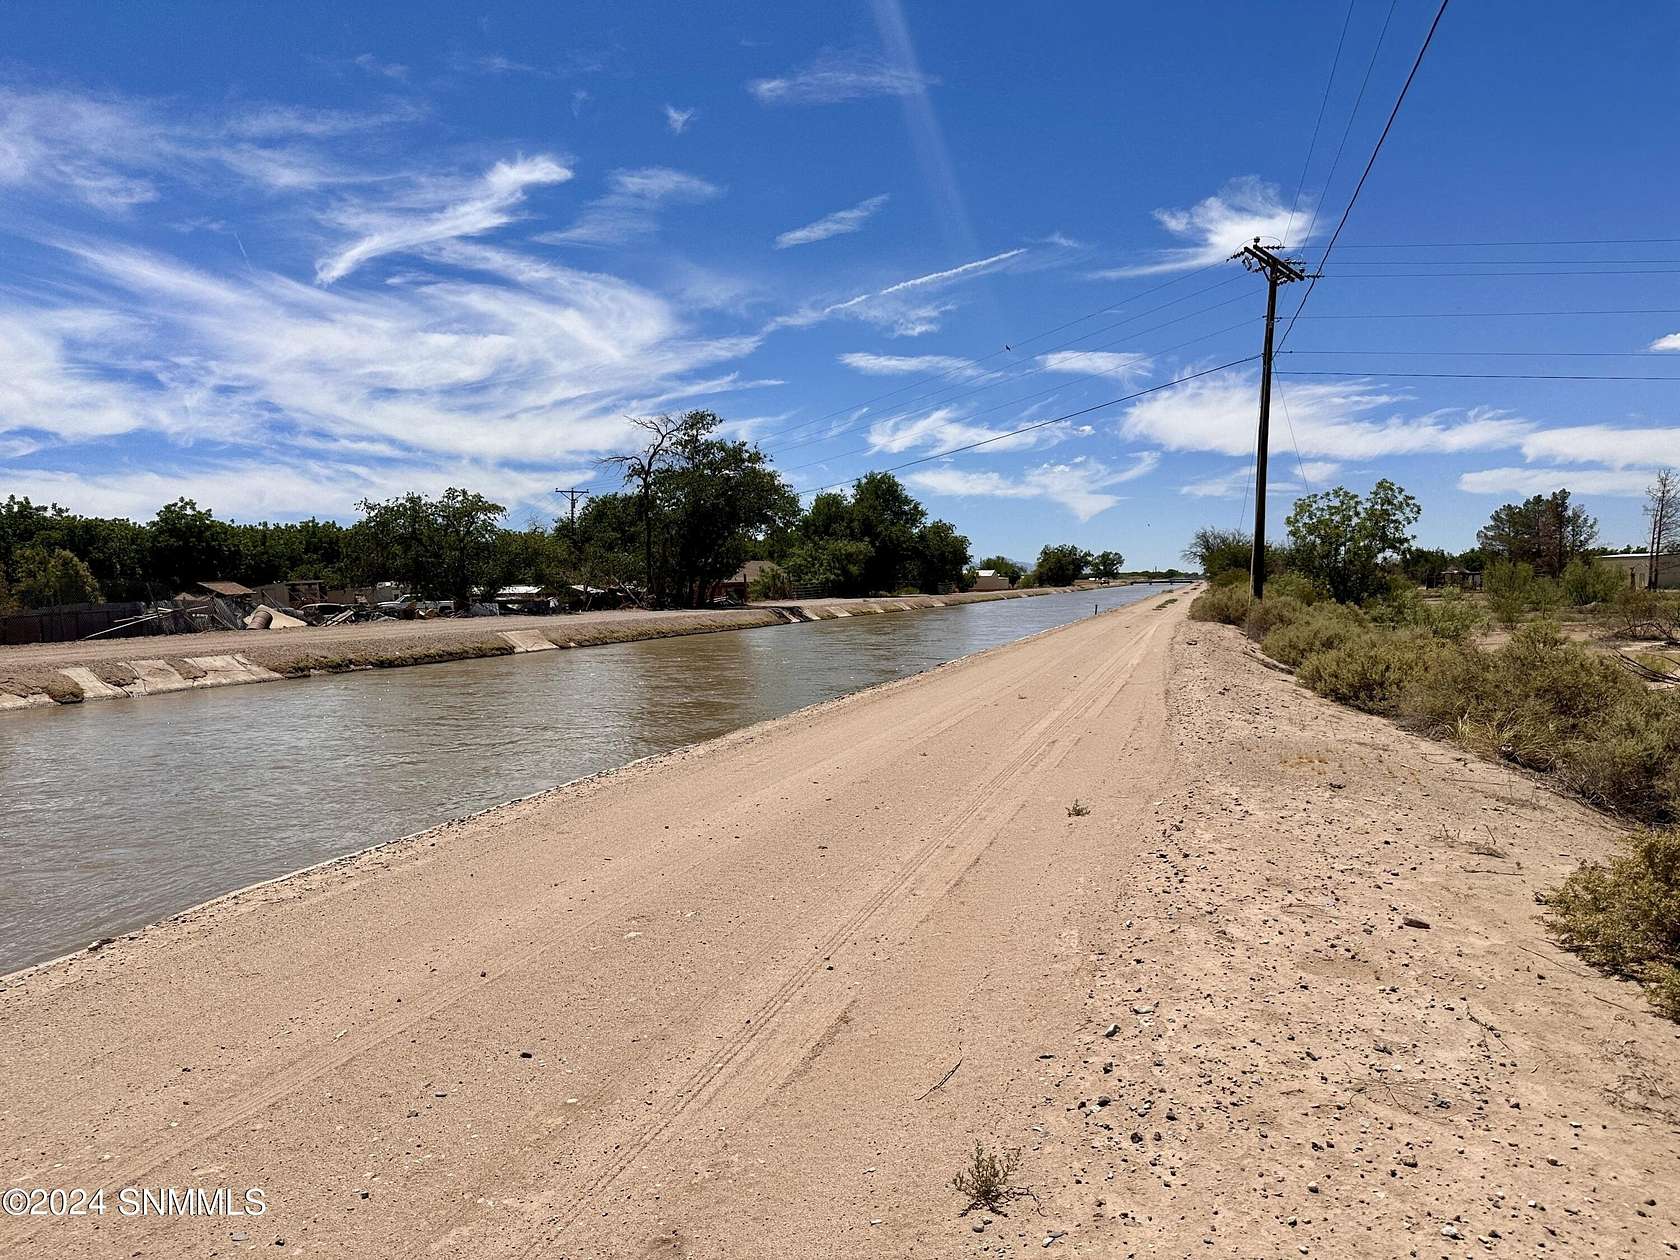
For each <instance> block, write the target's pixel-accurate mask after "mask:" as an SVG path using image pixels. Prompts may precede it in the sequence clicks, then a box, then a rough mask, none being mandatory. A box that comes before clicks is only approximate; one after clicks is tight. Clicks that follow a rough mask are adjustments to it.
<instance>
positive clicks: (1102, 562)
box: [1091, 551, 1126, 580]
mask: <svg viewBox="0 0 1680 1260" xmlns="http://www.w3.org/2000/svg"><path fill="white" fill-rule="evenodd" d="M1125 565H1126V557H1125V556H1123V555H1121V554H1120V553H1119V552H1118V551H1099V552H1097V554H1096V555H1094V556H1092V557H1091V576H1092V577H1099V578H1108V579H1110V580H1112V579H1114V578H1117V577H1119V576H1120V571H1121V570H1122V569H1123V568H1124V567H1125Z"/></svg>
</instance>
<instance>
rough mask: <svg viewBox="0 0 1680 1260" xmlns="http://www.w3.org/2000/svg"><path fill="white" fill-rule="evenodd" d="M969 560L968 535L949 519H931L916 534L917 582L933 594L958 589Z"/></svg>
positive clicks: (922, 588) (918, 585)
mask: <svg viewBox="0 0 1680 1260" xmlns="http://www.w3.org/2000/svg"><path fill="white" fill-rule="evenodd" d="M967 564H968V539H967V538H966V537H964V536H963V535H962V534H959V533H957V531H956V527H955V526H953V525H952V524H951V522H949V521H931V522H929V523H928V524H926V525H924V526H922V528H921V530H920V531H919V532H918V533H917V535H916V585H917V587H918V588H920V589H921V590H924V591H926V592H928V593H929V594H930V595H938V594H942V593H944V592H946V591H954V590H956V589H957V587H958V586H960V585H961V584H962V577H963V569H964V568H965V567H966V566H967Z"/></svg>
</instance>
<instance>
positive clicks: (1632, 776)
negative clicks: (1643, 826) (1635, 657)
mask: <svg viewBox="0 0 1680 1260" xmlns="http://www.w3.org/2000/svg"><path fill="white" fill-rule="evenodd" d="M1558 761H1559V763H1560V764H1559V769H1560V772H1561V773H1562V775H1563V777H1564V779H1565V781H1566V782H1567V783H1568V785H1569V787H1570V789H1571V790H1573V791H1575V792H1577V793H1579V794H1580V795H1581V796H1584V797H1586V798H1587V799H1588V800H1590V801H1594V802H1596V803H1597V804H1600V805H1604V806H1607V807H1609V808H1610V809H1613V810H1616V811H1618V812H1620V813H1624V814H1628V815H1631V816H1632V817H1635V818H1650V819H1665V818H1672V817H1673V816H1674V810H1675V807H1676V805H1677V804H1680V704H1675V703H1673V702H1672V697H1669V696H1666V695H1658V694H1657V693H1654V692H1651V691H1646V690H1644V689H1643V688H1641V689H1639V690H1637V691H1635V692H1633V693H1632V694H1629V695H1627V696H1625V697H1623V698H1622V699H1620V700H1618V701H1617V702H1616V703H1615V704H1613V705H1612V706H1610V707H1609V708H1608V709H1607V710H1605V711H1604V712H1603V714H1602V715H1601V716H1600V717H1599V718H1598V719H1597V720H1596V721H1594V722H1591V723H1590V724H1584V729H1582V730H1581V731H1580V733H1579V734H1577V735H1576V736H1575V737H1574V738H1572V739H1569V740H1568V741H1567V742H1565V743H1564V745H1563V746H1562V748H1561V749H1560V750H1559V753H1558Z"/></svg>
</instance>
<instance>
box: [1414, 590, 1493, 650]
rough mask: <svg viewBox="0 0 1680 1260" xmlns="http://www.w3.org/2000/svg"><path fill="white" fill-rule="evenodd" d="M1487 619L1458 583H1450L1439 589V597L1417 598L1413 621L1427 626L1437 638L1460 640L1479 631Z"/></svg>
mask: <svg viewBox="0 0 1680 1260" xmlns="http://www.w3.org/2000/svg"><path fill="white" fill-rule="evenodd" d="M1486 622H1487V618H1486V617H1485V616H1483V615H1482V612H1481V610H1480V609H1479V608H1477V607H1476V605H1475V604H1474V603H1472V602H1471V601H1470V600H1468V599H1466V598H1464V592H1463V591H1461V590H1459V589H1458V588H1457V587H1449V588H1448V589H1447V590H1444V591H1442V592H1441V595H1440V597H1439V598H1438V599H1426V600H1420V601H1419V603H1418V613H1417V621H1416V622H1415V623H1414V624H1415V625H1416V626H1417V627H1418V628H1419V629H1420V630H1427V631H1428V632H1429V633H1430V634H1432V635H1434V636H1435V637H1436V638H1437V639H1449V640H1451V641H1452V642H1454V643H1461V642H1463V641H1464V640H1465V639H1468V638H1469V637H1470V636H1471V635H1473V634H1475V633H1477V632H1478V631H1480V630H1481V628H1482V627H1483V626H1484V625H1485V624H1486Z"/></svg>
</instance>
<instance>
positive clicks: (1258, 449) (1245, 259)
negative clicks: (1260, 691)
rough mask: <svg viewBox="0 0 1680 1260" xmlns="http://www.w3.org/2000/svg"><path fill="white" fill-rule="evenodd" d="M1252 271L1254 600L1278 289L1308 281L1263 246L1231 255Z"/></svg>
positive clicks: (1260, 592) (1262, 571) (1262, 541)
mask: <svg viewBox="0 0 1680 1260" xmlns="http://www.w3.org/2000/svg"><path fill="white" fill-rule="evenodd" d="M1231 257H1232V258H1236V259H1240V260H1241V261H1242V265H1243V266H1244V267H1246V268H1247V269H1248V270H1249V271H1258V272H1264V273H1265V276H1266V348H1265V350H1264V352H1263V353H1262V355H1261V359H1260V434H1259V437H1258V438H1257V439H1256V441H1255V445H1254V552H1253V555H1252V557H1251V558H1250V560H1249V570H1248V572H1249V590H1250V591H1251V592H1252V593H1253V595H1254V598H1255V599H1260V598H1261V597H1262V596H1264V595H1265V593H1266V455H1267V453H1268V448H1269V446H1270V444H1271V435H1272V333H1273V330H1274V328H1275V326H1276V324H1277V295H1278V286H1279V285H1284V284H1290V283H1292V282H1293V281H1296V280H1305V279H1306V278H1307V273H1306V272H1304V271H1302V270H1301V264H1300V262H1299V261H1297V260H1295V259H1293V258H1279V257H1278V256H1277V255H1276V254H1274V253H1272V251H1271V250H1269V249H1267V248H1266V247H1265V246H1264V245H1262V244H1261V243H1260V238H1259V237H1258V236H1256V237H1255V238H1254V243H1253V244H1251V245H1244V246H1243V247H1242V249H1241V250H1239V251H1238V252H1237V253H1235V254H1232V255H1231Z"/></svg>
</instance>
